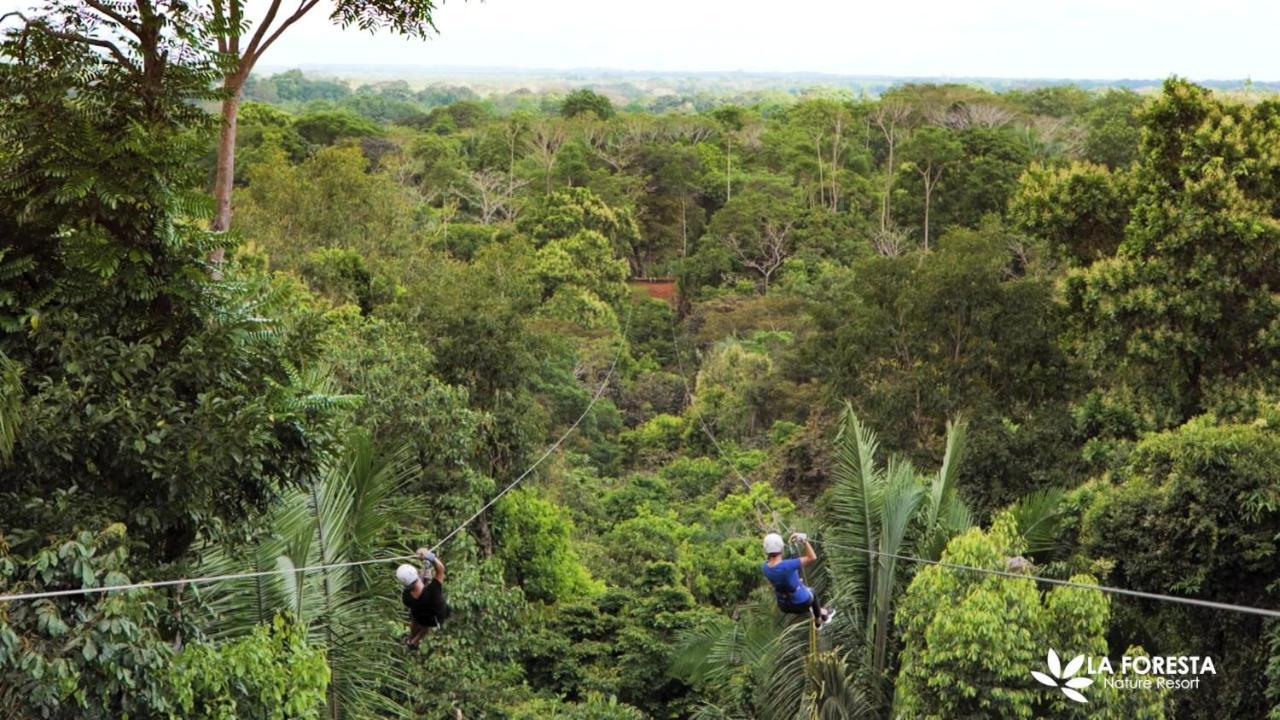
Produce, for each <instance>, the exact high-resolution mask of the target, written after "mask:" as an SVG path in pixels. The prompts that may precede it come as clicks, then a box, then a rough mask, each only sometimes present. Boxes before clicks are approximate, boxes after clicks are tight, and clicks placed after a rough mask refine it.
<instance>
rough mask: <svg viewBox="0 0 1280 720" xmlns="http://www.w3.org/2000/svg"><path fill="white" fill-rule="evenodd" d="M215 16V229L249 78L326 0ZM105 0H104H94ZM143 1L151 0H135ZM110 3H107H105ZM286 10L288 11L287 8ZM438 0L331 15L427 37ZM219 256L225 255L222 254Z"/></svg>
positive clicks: (226, 221)
mask: <svg viewBox="0 0 1280 720" xmlns="http://www.w3.org/2000/svg"><path fill="white" fill-rule="evenodd" d="M205 1H206V2H208V4H209V12H210V15H211V16H212V18H213V22H212V25H211V27H212V31H213V36H214V38H215V40H216V43H217V48H218V52H219V53H220V54H222V55H223V56H224V58H225V62H224V70H223V75H222V93H223V95H222V133H221V135H220V136H219V138H218V162H217V172H216V174H215V176H214V182H213V195H214V202H215V203H216V208H215V214H214V218H213V223H212V229H213V230H215V231H224V230H227V229H229V228H230V227H231V186H232V182H233V181H234V179H235V152H236V115H237V113H238V111H239V108H240V99H241V95H242V93H243V90H244V84H245V81H246V80H248V79H249V73H250V72H252V71H253V68H254V66H255V65H257V64H258V61H259V60H261V59H262V56H263V55H264V54H266V52H267V50H268V49H270V47H271V46H272V45H273V44H274V43H275V42H276V41H277V40H279V39H280V36H281V35H283V34H284V32H285V31H286V30H288V29H289V28H290V27H292V26H293V25H294V24H296V23H297V22H298V21H299V20H301V19H302V18H304V17H306V16H307V14H308V13H310V12H311V11H312V10H314V9H315V8H316V6H317V5H319V4H320V0H300V2H299V3H298V5H297V7H295V8H294V9H293V11H292V12H289V10H288V9H287V8H282V6H283V5H285V0H269V1H268V2H267V3H266V7H265V8H263V10H262V14H261V15H260V16H259V17H258V19H257V20H256V21H255V20H254V19H252V18H249V17H246V5H247V4H248V2H247V0H205ZM93 2H94V4H99V2H100V0H93ZM135 2H136V3H137V4H138V6H139V7H140V8H141V7H143V6H146V5H149V4H150V2H151V0H135ZM102 4H103V5H105V3H102ZM113 4H119V3H113ZM282 10H284V12H283V13H282V12H281V11H282ZM435 10H436V0H337V2H335V3H334V5H333V12H332V13H330V15H329V19H330V20H332V21H333V22H335V23H338V24H339V25H341V26H342V27H344V28H345V27H350V26H352V25H355V26H357V27H359V28H360V29H361V30H369V31H376V30H382V29H389V30H392V31H394V32H397V33H400V34H402V35H407V36H409V37H419V38H422V37H426V36H427V35H428V34H430V33H431V31H433V30H435V24H434V21H433V14H434V13H435ZM217 259H221V256H220V255H219V256H218V258H217Z"/></svg>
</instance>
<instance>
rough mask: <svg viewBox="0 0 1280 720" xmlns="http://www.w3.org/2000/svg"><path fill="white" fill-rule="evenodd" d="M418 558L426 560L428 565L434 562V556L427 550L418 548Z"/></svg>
mask: <svg viewBox="0 0 1280 720" xmlns="http://www.w3.org/2000/svg"><path fill="white" fill-rule="evenodd" d="M418 557H419V558H420V559H422V560H426V561H427V562H429V563H434V562H435V561H436V554H435V553H433V552H431V551H430V550H428V549H427V548H418Z"/></svg>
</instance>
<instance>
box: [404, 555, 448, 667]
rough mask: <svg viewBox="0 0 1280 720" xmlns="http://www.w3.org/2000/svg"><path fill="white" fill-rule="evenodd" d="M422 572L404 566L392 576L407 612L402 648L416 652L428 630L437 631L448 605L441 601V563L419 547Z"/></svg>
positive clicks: (442, 582) (409, 566)
mask: <svg viewBox="0 0 1280 720" xmlns="http://www.w3.org/2000/svg"><path fill="white" fill-rule="evenodd" d="M417 555H418V558H419V559H421V560H422V563H423V564H422V569H421V570H419V569H418V568H416V567H414V566H412V565H410V564H408V563H405V564H403V565H401V566H400V567H398V568H396V577H397V578H398V579H399V580H400V584H401V585H404V590H403V591H402V592H401V593H400V600H401V602H403V603H404V606H405V607H406V608H408V610H409V633H408V634H407V635H405V636H404V644H405V647H407V648H409V649H410V650H417V649H418V646H419V645H420V644H421V643H422V638H423V637H425V636H426V634H427V632H428V631H430V630H431V629H432V628H441V627H443V626H444V621H445V620H446V619H448V617H449V604H448V603H447V602H445V598H444V563H442V562H440V558H438V557H436V554H435V553H433V552H431V551H430V550H428V549H426V548H419V549H418V552H417Z"/></svg>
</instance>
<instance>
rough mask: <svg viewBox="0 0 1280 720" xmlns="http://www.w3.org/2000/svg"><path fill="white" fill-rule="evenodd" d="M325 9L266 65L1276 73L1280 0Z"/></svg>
mask: <svg viewBox="0 0 1280 720" xmlns="http://www.w3.org/2000/svg"><path fill="white" fill-rule="evenodd" d="M327 16H328V12H327V10H326V11H325V12H321V9H320V8H317V10H316V11H313V13H312V15H311V16H310V17H309V18H308V19H307V20H305V21H304V22H303V23H300V24H299V25H298V26H296V27H295V28H293V29H291V30H290V31H289V32H288V33H286V35H285V36H283V37H282V38H281V39H280V41H279V42H278V43H277V44H276V45H275V46H274V47H273V48H272V49H271V51H270V52H269V53H268V55H267V56H266V57H265V58H264V59H263V64H264V65H269V66H273V67H278V66H281V65H289V66H292V65H301V64H331V63H343V64H412V65H426V66H468V67H484V66H502V67H524V68H538V69H543V68H587V67H591V68H610V69H621V70H721V71H723V70H748V71H817V72H829V73H837V74H842V75H906V76H991V77H1017V78H1028V77H1042V78H1098V79H1115V78H1161V77H1164V76H1167V75H1170V74H1178V75H1183V76H1187V77H1191V78H1194V79H1214V78H1244V77H1252V78H1253V79H1255V80H1280V52H1277V51H1276V40H1277V32H1278V31H1280V0H963V1H957V0H883V1H881V2H874V1H871V0H791V1H790V2H786V3H784V2H776V1H775V2H763V1H762V0H484V2H478V1H477V0H470V1H469V2H462V1H461V0H447V1H446V2H445V3H444V6H443V7H442V8H441V10H440V11H439V13H438V15H437V25H438V26H439V29H440V35H439V36H438V37H436V38H434V39H432V40H430V41H426V42H408V41H405V40H402V39H400V38H397V37H394V36H390V35H386V34H380V35H376V36H370V35H369V34H368V33H361V32H359V31H358V30H355V29H351V30H346V31H343V30H340V29H338V28H335V27H333V26H331V25H330V24H329V22H328V17H327Z"/></svg>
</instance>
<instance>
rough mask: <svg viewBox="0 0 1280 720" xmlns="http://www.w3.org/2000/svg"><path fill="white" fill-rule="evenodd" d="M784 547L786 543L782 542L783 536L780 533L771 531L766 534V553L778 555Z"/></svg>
mask: <svg viewBox="0 0 1280 720" xmlns="http://www.w3.org/2000/svg"><path fill="white" fill-rule="evenodd" d="M783 547H784V543H783V542H782V536H781V535H779V534H778V533H769V534H768V535H765V536H764V554H765V555H776V554H778V553H780V552H782V548H783Z"/></svg>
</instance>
